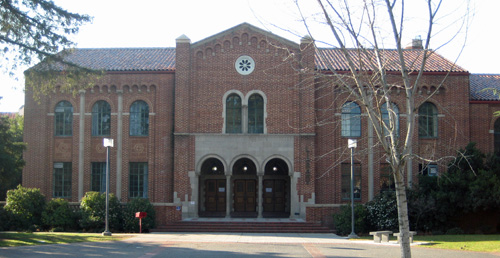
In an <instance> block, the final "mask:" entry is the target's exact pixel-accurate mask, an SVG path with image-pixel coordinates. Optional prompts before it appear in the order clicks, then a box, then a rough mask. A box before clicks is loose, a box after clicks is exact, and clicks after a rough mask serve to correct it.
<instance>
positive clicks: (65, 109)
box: [54, 101, 73, 136]
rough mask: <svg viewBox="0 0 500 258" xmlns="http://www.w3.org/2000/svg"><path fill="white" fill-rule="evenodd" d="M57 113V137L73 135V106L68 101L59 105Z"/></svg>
mask: <svg viewBox="0 0 500 258" xmlns="http://www.w3.org/2000/svg"><path fill="white" fill-rule="evenodd" d="M54 113H55V119H54V120H55V123H56V124H55V127H54V128H55V135H56V136H71V135H73V106H72V105H71V103H69V102H68V101H61V102H59V103H57V105H56V109H55V111H54Z"/></svg>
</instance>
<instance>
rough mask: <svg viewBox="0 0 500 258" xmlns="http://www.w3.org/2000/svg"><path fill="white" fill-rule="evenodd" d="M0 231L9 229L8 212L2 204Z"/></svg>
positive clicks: (0, 209) (0, 207)
mask: <svg viewBox="0 0 500 258" xmlns="http://www.w3.org/2000/svg"><path fill="white" fill-rule="evenodd" d="M0 221H1V223H0V231H8V230H11V224H12V223H11V216H10V212H8V211H6V210H5V209H4V207H3V206H0Z"/></svg>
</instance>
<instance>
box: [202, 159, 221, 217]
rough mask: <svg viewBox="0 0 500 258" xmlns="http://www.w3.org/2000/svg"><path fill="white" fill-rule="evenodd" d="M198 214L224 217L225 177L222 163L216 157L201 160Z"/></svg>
mask: <svg viewBox="0 0 500 258" xmlns="http://www.w3.org/2000/svg"><path fill="white" fill-rule="evenodd" d="M199 182H200V184H199V187H200V190H199V193H200V201H199V205H200V207H199V216H201V217H224V216H225V215H226V177H225V174H224V165H223V164H222V162H221V161H220V160H218V159H217V158H209V159H207V160H205V161H204V162H203V164H202V165H201V171H200V181H199Z"/></svg>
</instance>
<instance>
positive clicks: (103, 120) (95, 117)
mask: <svg viewBox="0 0 500 258" xmlns="http://www.w3.org/2000/svg"><path fill="white" fill-rule="evenodd" d="M110 134H111V107H110V106H109V104H108V102H106V101H104V100H99V101H97V102H96V103H95V104H94V106H93V107H92V136H109V135H110Z"/></svg>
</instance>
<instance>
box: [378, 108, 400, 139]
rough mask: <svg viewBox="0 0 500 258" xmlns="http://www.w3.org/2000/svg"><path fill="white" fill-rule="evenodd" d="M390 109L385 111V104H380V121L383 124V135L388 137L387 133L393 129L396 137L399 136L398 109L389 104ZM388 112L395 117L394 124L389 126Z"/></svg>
mask: <svg viewBox="0 0 500 258" xmlns="http://www.w3.org/2000/svg"><path fill="white" fill-rule="evenodd" d="M391 109H392V110H387V103H384V104H382V107H380V113H381V114H382V121H383V122H384V124H385V127H384V128H383V129H384V135H385V136H388V135H389V131H390V130H392V129H394V130H395V133H396V136H399V108H398V106H396V104H394V103H392V104H391ZM389 111H391V112H393V115H394V117H395V121H394V122H395V124H392V125H391V122H390V120H389Z"/></svg>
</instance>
